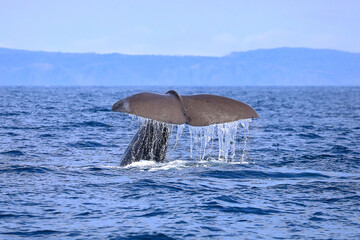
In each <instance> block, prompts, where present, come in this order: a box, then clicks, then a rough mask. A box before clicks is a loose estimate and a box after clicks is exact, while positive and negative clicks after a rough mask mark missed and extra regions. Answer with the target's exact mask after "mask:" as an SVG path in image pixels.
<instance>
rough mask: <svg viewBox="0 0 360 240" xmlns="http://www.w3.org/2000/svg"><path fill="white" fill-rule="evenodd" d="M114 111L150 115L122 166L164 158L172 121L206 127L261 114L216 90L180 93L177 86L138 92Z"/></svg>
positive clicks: (123, 156)
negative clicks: (220, 94) (191, 93)
mask: <svg viewBox="0 0 360 240" xmlns="http://www.w3.org/2000/svg"><path fill="white" fill-rule="evenodd" d="M112 111H114V112H123V113H127V114H130V115H136V116H139V117H143V118H146V119H149V120H148V121H145V122H143V123H142V124H141V125H140V127H139V129H138V131H137V133H136V134H135V135H134V137H133V138H132V140H131V141H130V144H129V145H128V147H127V148H126V150H125V152H124V154H123V155H122V159H121V162H120V166H126V165H129V164H131V163H133V162H138V161H140V160H152V161H155V162H164V161H165V157H166V150H167V145H168V139H169V133H170V128H169V126H170V125H169V124H178V125H182V124H188V125H190V126H195V127H200V126H201V127H203V126H209V125H212V124H221V123H228V122H234V121H238V120H241V119H256V118H259V115H258V114H257V112H256V111H255V110H254V109H253V108H252V107H251V106H250V105H248V104H246V103H243V102H241V101H238V100H235V99H231V98H227V97H223V96H218V95H212V94H197V95H179V94H178V93H177V92H176V91H175V90H169V91H167V92H165V93H164V94H157V93H151V92H141V93H137V94H134V95H131V96H129V97H126V98H123V99H121V100H119V101H117V102H115V103H114V104H113V106H112Z"/></svg>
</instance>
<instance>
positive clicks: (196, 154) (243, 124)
mask: <svg viewBox="0 0 360 240" xmlns="http://www.w3.org/2000/svg"><path fill="white" fill-rule="evenodd" d="M251 121H252V120H251V119H245V120H239V121H235V122H229V123H222V124H213V125H210V126H206V127H193V126H189V125H187V127H186V126H185V124H183V125H176V124H168V123H163V122H158V121H156V120H152V119H148V118H143V117H138V116H132V122H135V123H136V125H137V126H138V128H140V127H141V126H144V125H147V124H149V123H151V124H153V125H154V128H156V129H162V128H164V127H167V128H168V129H169V131H170V133H169V135H170V136H169V143H168V151H167V157H169V156H172V155H176V150H177V149H178V148H184V147H187V148H188V149H189V150H188V152H189V154H190V158H191V159H193V160H199V161H201V160H220V161H225V162H246V159H245V158H246V151H247V141H248V135H249V126H250V123H251ZM155 141H156V139H153V140H152V142H151V143H147V144H151V146H154V145H155ZM183 145H186V146H183ZM181 152H183V151H181ZM150 154H151V155H153V153H152V152H151V153H150ZM178 157H180V158H183V157H184V156H178Z"/></svg>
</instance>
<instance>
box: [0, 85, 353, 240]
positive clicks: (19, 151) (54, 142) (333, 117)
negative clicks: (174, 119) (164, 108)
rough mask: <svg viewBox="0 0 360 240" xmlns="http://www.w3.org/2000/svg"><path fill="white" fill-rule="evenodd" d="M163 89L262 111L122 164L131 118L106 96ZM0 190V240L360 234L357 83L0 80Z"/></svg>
mask: <svg viewBox="0 0 360 240" xmlns="http://www.w3.org/2000/svg"><path fill="white" fill-rule="evenodd" d="M168 89H174V90H176V91H177V92H178V93H179V94H201V93H208V94H216V95H221V96H225V97H230V98H234V99H237V100H240V101H243V102H245V103H247V104H249V105H251V106H252V107H253V108H254V109H255V110H256V111H257V112H258V114H259V116H260V119H258V120H252V121H240V122H237V123H233V124H230V125H219V126H210V127H207V128H195V127H189V126H180V127H178V126H172V128H171V129H172V132H171V134H170V144H169V147H168V154H167V157H166V162H164V163H155V162H152V161H140V162H138V163H134V164H131V165H129V166H125V167H120V166H119V164H120V160H121V156H122V154H123V152H124V151H125V149H126V147H127V145H128V144H129V142H130V140H131V138H132V136H133V135H134V134H135V133H136V130H137V128H138V126H139V124H141V119H138V118H137V117H132V116H129V115H127V114H123V113H115V112H112V111H111V107H112V104H113V103H115V102H116V101H118V100H119V99H121V98H124V97H126V96H129V95H132V94H135V93H139V92H143V91H150V92H156V93H163V92H165V91H166V90H168ZM154 107H156V106H154ZM209 129H210V130H211V129H212V130H214V131H215V132H216V131H217V132H219V129H225V130H226V131H225V130H224V131H223V137H224V138H227V139H228V137H229V136H231V139H230V141H228V142H226V144H227V146H230V148H231V149H235V150H231V151H229V152H228V153H229V154H228V156H226V157H224V156H225V155H226V153H225V152H224V151H223V150H221V148H223V146H221V144H220V142H221V139H220V137H219V136H213V137H212V140H211V141H209V142H208V143H209V145H207V146H204V145H203V144H202V141H203V140H204V139H205V138H206V137H207V136H208V135H209ZM228 140H229V139H228ZM210 143H211V144H212V146H213V147H211V148H212V152H210V151H209V149H210V147H209V146H210ZM226 144H225V145H226ZM226 152H227V151H226ZM0 196H1V198H0V239H24V238H25V239H360V87H0Z"/></svg>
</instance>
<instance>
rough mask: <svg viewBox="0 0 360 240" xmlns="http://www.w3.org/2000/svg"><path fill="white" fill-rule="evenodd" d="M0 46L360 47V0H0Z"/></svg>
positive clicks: (142, 50)
mask: <svg viewBox="0 0 360 240" xmlns="http://www.w3.org/2000/svg"><path fill="white" fill-rule="evenodd" d="M0 47H7V48H16V49H28V50H45V51H63V52H98V53H109V52H119V53H127V54H166V55H168V54H169V55H209V56H221V55H226V54H228V53H230V52H232V51H246V50H252V49H258V48H275V47H310V48H330V49H338V50H345V51H350V52H360V0H336V1H332V0H296V1H295V0H294V1H293V0H278V1H274V0H263V1H260V0H249V1H240V0H233V1H232V0H228V1H227V0H219V1H211V0H206V1H202V0H198V1H197V0H191V1H187V0H185V1H184V0H182V1H180V0H178V1H175V0H164V1H156V0H148V1H136V0H128V1H120V0H98V1H92V0H0Z"/></svg>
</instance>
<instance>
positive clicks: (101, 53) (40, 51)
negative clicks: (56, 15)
mask: <svg viewBox="0 0 360 240" xmlns="http://www.w3.org/2000/svg"><path fill="white" fill-rule="evenodd" d="M0 49H6V50H13V51H27V52H33V53H60V54H95V55H112V54H118V55H126V56H166V57H212V58H222V57H226V56H230V55H232V54H234V53H235V54H236V53H248V52H255V51H267V50H278V49H306V50H320V51H335V52H343V53H351V54H360V52H350V51H346V50H339V49H332V48H311V47H286V46H285V47H275V48H257V49H250V50H243V51H231V52H229V53H227V54H225V55H221V56H216V55H190V54H184V55H180V54H156V53H154V54H129V53H120V52H90V51H89V52H67V51H55V50H54V51H52V50H51V51H48V50H33V49H31V50H29V49H21V48H9V47H2V46H0Z"/></svg>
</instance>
